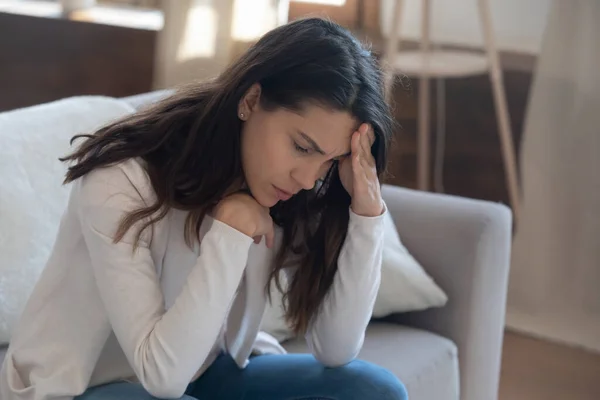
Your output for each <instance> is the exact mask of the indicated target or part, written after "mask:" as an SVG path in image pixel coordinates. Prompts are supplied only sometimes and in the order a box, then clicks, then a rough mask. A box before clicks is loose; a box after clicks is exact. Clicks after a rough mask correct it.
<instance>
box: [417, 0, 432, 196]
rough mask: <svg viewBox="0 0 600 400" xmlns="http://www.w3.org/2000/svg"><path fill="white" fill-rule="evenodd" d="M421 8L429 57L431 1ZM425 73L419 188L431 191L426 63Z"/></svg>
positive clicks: (421, 99)
mask: <svg viewBox="0 0 600 400" xmlns="http://www.w3.org/2000/svg"><path fill="white" fill-rule="evenodd" d="M422 5H423V7H422V8H421V12H422V15H421V53H422V55H423V57H428V54H429V51H430V40H429V31H430V29H429V25H430V19H431V18H430V16H431V0H422ZM425 65H426V66H425V68H424V71H423V73H422V75H421V77H420V80H419V115H418V141H417V188H418V189H419V190H428V189H429V176H430V174H429V165H430V163H429V142H430V140H429V139H430V138H429V137H430V121H429V104H430V103H429V97H430V93H429V67H428V66H427V63H425Z"/></svg>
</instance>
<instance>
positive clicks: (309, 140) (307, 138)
mask: <svg viewBox="0 0 600 400" xmlns="http://www.w3.org/2000/svg"><path fill="white" fill-rule="evenodd" d="M298 133H299V134H300V136H302V137H303V138H304V140H306V141H307V142H308V144H309V145H310V146H311V147H312V148H313V149H315V151H316V152H317V153H319V154H322V155H324V156H326V155H327V153H325V151H323V149H321V147H319V145H318V144H317V142H315V141H314V140H313V138H311V137H310V136H308V135H307V134H306V133H304V132H302V131H300V130H299V131H298ZM350 154H352V152H351V151H349V152H347V153H345V154H342V155H341V156H337V157H335V158H343V157H348V156H349V155H350Z"/></svg>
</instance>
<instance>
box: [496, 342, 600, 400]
mask: <svg viewBox="0 0 600 400" xmlns="http://www.w3.org/2000/svg"><path fill="white" fill-rule="evenodd" d="M499 400H600V355H597V354H592V353H588V352H585V351H583V350H579V349H574V348H570V347H566V346H561V345H558V344H554V343H550V342H545V341H541V340H537V339H533V338H530V337H526V336H522V335H519V334H515V333H511V332H507V333H506V335H505V342H504V352H503V360H502V377H501V380H500V397H499Z"/></svg>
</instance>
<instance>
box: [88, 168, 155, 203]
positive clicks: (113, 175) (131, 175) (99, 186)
mask: <svg viewBox="0 0 600 400" xmlns="http://www.w3.org/2000/svg"><path fill="white" fill-rule="evenodd" d="M79 191H80V195H82V196H83V197H84V198H86V199H88V200H92V201H94V200H102V199H104V200H106V199H107V198H108V197H111V196H114V195H117V194H122V195H126V196H128V197H132V198H139V199H141V200H143V201H144V202H145V203H148V202H151V201H152V199H153V198H154V190H153V189H152V184H151V182H150V177H149V176H148V173H147V172H146V169H145V168H144V162H143V160H141V159H139V158H130V159H127V160H124V161H120V162H118V163H115V164H111V165H108V166H103V167H99V168H96V169H94V170H92V171H91V172H88V173H87V174H86V175H84V176H83V177H82V178H81V179H80V182H79Z"/></svg>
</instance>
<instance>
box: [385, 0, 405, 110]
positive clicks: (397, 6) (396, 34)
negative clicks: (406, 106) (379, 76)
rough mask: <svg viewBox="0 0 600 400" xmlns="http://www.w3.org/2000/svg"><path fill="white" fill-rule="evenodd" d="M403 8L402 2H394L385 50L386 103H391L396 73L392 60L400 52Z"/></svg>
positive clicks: (402, 0)
mask: <svg viewBox="0 0 600 400" xmlns="http://www.w3.org/2000/svg"><path fill="white" fill-rule="evenodd" d="M403 8H404V0H396V1H395V2H394V10H393V14H392V25H390V32H389V38H388V41H387V44H386V49H385V64H387V65H385V69H386V71H387V72H386V74H385V82H384V84H385V96H386V99H387V100H388V102H391V101H392V96H393V93H392V92H393V89H394V75H395V73H396V71H395V68H394V60H395V58H396V55H397V54H398V52H399V51H400V49H399V47H400V35H401V26H400V25H401V22H402V10H403Z"/></svg>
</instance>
